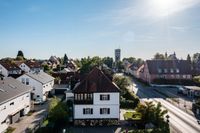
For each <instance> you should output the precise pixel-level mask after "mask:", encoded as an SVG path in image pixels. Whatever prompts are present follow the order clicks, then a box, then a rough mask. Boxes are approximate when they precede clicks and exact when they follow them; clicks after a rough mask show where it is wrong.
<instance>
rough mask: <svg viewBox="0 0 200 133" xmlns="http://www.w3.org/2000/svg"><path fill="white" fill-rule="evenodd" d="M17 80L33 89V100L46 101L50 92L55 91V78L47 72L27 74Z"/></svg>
mask: <svg viewBox="0 0 200 133" xmlns="http://www.w3.org/2000/svg"><path fill="white" fill-rule="evenodd" d="M17 80H19V81H21V82H22V83H23V84H26V85H28V86H30V87H32V92H31V98H32V99H33V100H36V99H41V100H43V101H46V98H47V96H48V94H49V92H51V91H52V90H53V85H54V78H53V77H52V76H50V75H48V74H47V73H45V72H38V73H37V72H36V73H26V74H24V75H22V76H20V77H19V78H17Z"/></svg>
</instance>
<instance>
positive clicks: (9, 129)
mask: <svg viewBox="0 0 200 133" xmlns="http://www.w3.org/2000/svg"><path fill="white" fill-rule="evenodd" d="M14 130H15V128H12V127H8V128H7V130H6V132H5V133H12V132H13V131H14Z"/></svg>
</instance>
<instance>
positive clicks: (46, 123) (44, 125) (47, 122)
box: [42, 119, 49, 127]
mask: <svg viewBox="0 0 200 133" xmlns="http://www.w3.org/2000/svg"><path fill="white" fill-rule="evenodd" d="M48 124H49V120H48V119H46V120H45V121H44V122H43V124H42V127H46V126H47V125H48Z"/></svg>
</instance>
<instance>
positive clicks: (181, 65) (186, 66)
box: [146, 60, 192, 74]
mask: <svg viewBox="0 0 200 133" xmlns="http://www.w3.org/2000/svg"><path fill="white" fill-rule="evenodd" d="M146 63H147V66H148V69H149V73H150V74H160V73H159V72H158V69H162V71H163V70H164V69H167V73H165V74H172V73H171V72H170V69H173V70H174V71H175V69H179V73H177V74H191V73H192V72H191V65H190V62H189V61H187V60H147V61H146ZM162 73H164V72H162Z"/></svg>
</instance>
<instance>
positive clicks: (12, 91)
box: [0, 77, 32, 104]
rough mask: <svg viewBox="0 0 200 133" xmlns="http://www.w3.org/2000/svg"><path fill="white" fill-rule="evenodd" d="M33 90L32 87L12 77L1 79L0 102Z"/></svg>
mask: <svg viewBox="0 0 200 133" xmlns="http://www.w3.org/2000/svg"><path fill="white" fill-rule="evenodd" d="M31 90H32V89H31V87H29V86H27V85H24V84H22V83H21V82H20V81H18V80H16V79H13V78H11V77H7V78H5V79H3V80H0V104H3V103H5V102H7V101H10V100H12V99H14V98H16V97H19V96H21V95H23V94H25V93H28V92H31Z"/></svg>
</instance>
